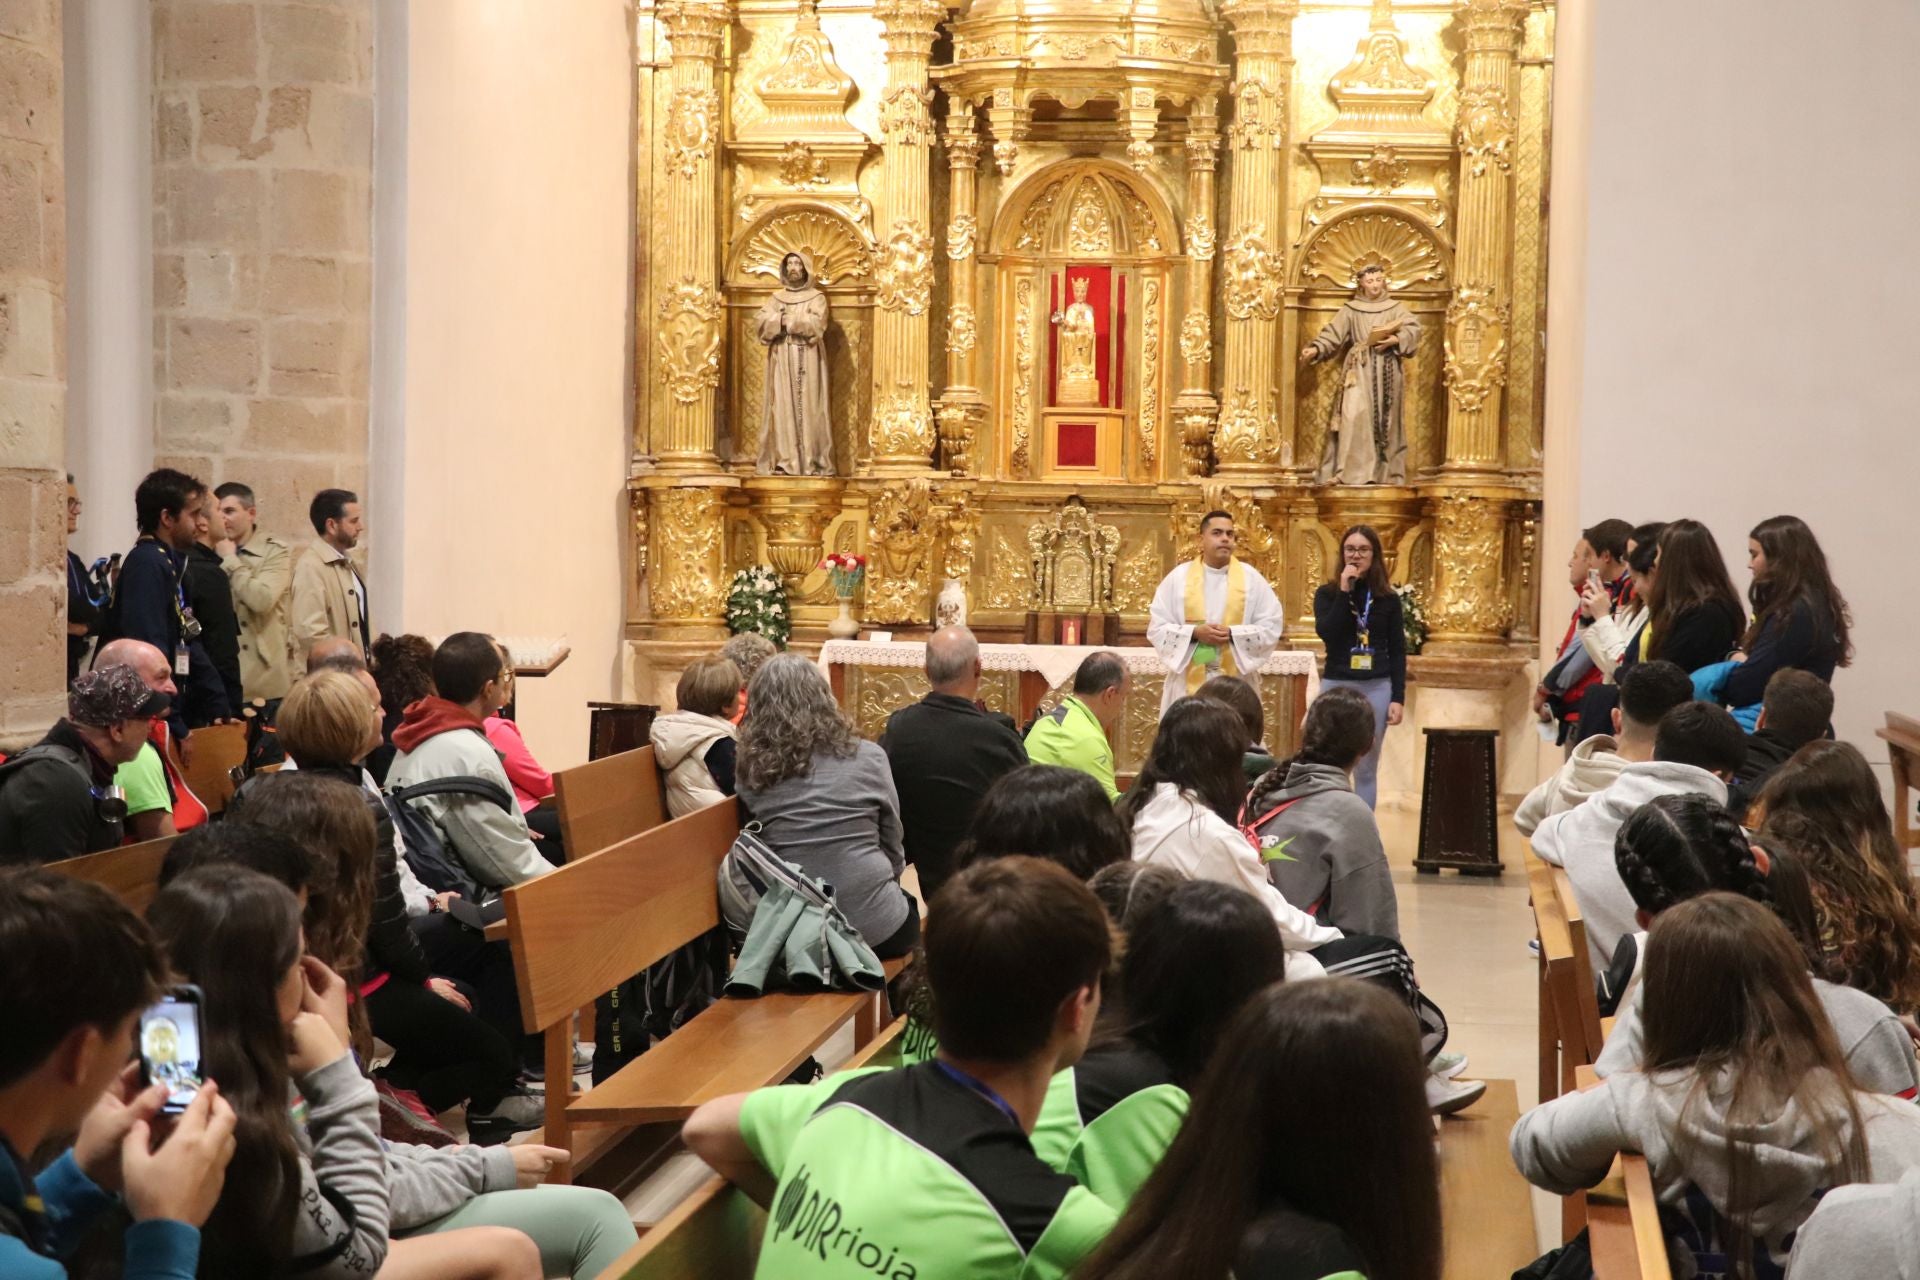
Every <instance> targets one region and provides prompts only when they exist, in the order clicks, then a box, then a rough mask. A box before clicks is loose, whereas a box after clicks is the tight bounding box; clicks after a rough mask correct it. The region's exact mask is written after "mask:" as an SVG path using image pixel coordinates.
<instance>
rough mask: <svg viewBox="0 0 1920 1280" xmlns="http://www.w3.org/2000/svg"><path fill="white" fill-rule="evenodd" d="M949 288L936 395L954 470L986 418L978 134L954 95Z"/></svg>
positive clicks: (946, 463)
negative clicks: (941, 383)
mask: <svg viewBox="0 0 1920 1280" xmlns="http://www.w3.org/2000/svg"><path fill="white" fill-rule="evenodd" d="M945 141H946V145H947V167H948V170H949V173H950V175H951V177H950V180H949V184H948V191H947V210H948V212H947V261H948V262H949V263H950V264H951V266H950V267H949V269H948V277H947V279H948V291H949V296H950V298H951V300H952V305H951V306H950V307H949V308H948V310H947V388H946V393H945V394H944V395H942V396H941V398H940V410H939V414H938V417H939V421H940V465H941V466H942V467H944V468H946V469H947V470H949V471H953V472H955V473H957V474H962V475H964V474H966V472H967V471H968V470H969V469H970V464H971V457H972V451H973V443H974V441H975V439H977V438H978V435H979V428H980V426H981V424H982V423H984V422H985V421H986V404H985V402H984V401H983V400H982V399H981V396H980V386H979V376H980V375H979V358H978V355H977V351H978V348H979V345H980V318H979V316H978V315H977V314H976V313H975V311H974V305H975V303H976V302H977V301H978V299H977V298H976V297H975V296H974V290H975V280H976V277H977V268H978V265H979V239H980V219H979V216H978V214H977V213H976V211H975V204H976V196H977V193H978V190H979V181H980V134H979V132H978V130H977V128H976V127H975V124H974V117H973V107H972V104H970V103H968V102H965V101H963V100H959V99H954V100H952V101H951V102H950V103H949V104H948V107H947V127H946V135H945Z"/></svg>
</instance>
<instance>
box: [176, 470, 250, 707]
mask: <svg viewBox="0 0 1920 1280" xmlns="http://www.w3.org/2000/svg"><path fill="white" fill-rule="evenodd" d="M211 514H212V513H210V512H209V511H208V510H207V504H206V503H205V502H202V503H201V504H200V506H199V508H198V509H197V510H196V512H195V515H194V526H195V530H196V531H195V534H194V540H193V544H192V545H191V546H189V547H188V548H187V568H186V589H187V607H188V608H189V609H191V610H193V616H194V618H195V619H196V620H198V621H199V623H200V647H201V648H203V649H205V650H206V653H207V661H208V662H209V663H210V664H211V666H212V668H213V674H215V675H217V676H219V677H220V687H219V689H218V690H215V689H214V687H213V683H212V682H211V681H206V682H199V681H193V680H189V681H188V685H187V723H188V724H189V725H192V726H193V727H194V728H196V729H197V728H199V727H200V726H201V725H203V724H212V723H213V722H214V721H216V720H238V719H239V718H240V705H241V693H240V615H239V614H237V613H236V612H234V608H233V587H232V586H231V585H230V584H229V583H228V582H227V571H226V570H225V569H224V568H222V567H221V560H220V553H219V552H218V551H215V550H214V549H213V543H214V534H213V529H212V523H213V521H212V518H211ZM224 532H225V530H224V529H223V530H222V533H223V534H224Z"/></svg>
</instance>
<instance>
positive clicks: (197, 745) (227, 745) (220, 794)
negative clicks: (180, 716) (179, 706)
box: [174, 724, 247, 814]
mask: <svg viewBox="0 0 1920 1280" xmlns="http://www.w3.org/2000/svg"><path fill="white" fill-rule="evenodd" d="M192 740H193V759H192V761H191V762H189V763H185V764H182V763H181V762H180V760H179V758H178V757H179V752H178V751H177V750H176V751H175V752H174V756H175V759H174V763H175V765H176V766H178V768H179V770H180V777H181V779H182V781H184V782H185V783H186V784H187V789H188V790H189V791H191V792H193V794H194V795H196V796H198V797H200V803H201V804H204V805H205V806H207V812H208V813H209V814H216V813H224V812H226V808H227V801H229V800H231V799H233V771H234V770H235V769H236V768H238V767H240V766H241V765H243V764H245V763H246V762H247V726H246V725H245V724H210V725H206V726H205V727H203V728H199V729H195V730H194V731H193V739H192Z"/></svg>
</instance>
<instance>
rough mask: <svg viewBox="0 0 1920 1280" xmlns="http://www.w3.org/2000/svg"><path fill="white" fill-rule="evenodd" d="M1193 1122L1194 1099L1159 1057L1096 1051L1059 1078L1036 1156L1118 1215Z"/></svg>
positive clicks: (1112, 1048)
mask: <svg viewBox="0 0 1920 1280" xmlns="http://www.w3.org/2000/svg"><path fill="white" fill-rule="evenodd" d="M1186 1118H1187V1091H1186V1090H1185V1089H1182V1088H1181V1087H1180V1086H1179V1085H1176V1084H1174V1083H1173V1078H1172V1072H1170V1071H1169V1070H1168V1069H1167V1064H1166V1063H1164V1062H1162V1061H1161V1060H1160V1057H1159V1055H1157V1054H1155V1053H1153V1052H1151V1051H1150V1050H1147V1049H1143V1048H1141V1047H1140V1046H1138V1045H1135V1044H1133V1043H1131V1042H1128V1041H1120V1042H1117V1043H1115V1044H1111V1045H1104V1046H1101V1047H1100V1048H1097V1049H1093V1050H1091V1051H1089V1052H1088V1053H1087V1055H1086V1056H1085V1057H1083V1058H1081V1059H1080V1061H1079V1063H1078V1064H1077V1065H1075V1066H1073V1067H1070V1068H1068V1069H1067V1070H1065V1071H1062V1072H1061V1073H1060V1074H1059V1075H1056V1076H1055V1077H1054V1078H1053V1084H1052V1085H1051V1086H1050V1087H1049V1088H1048V1090H1047V1101H1046V1104H1045V1105H1044V1106H1043V1107H1041V1109H1040V1122H1039V1123H1038V1124H1036V1125H1035V1126H1034V1128H1033V1150H1034V1154H1035V1155H1038V1156H1039V1157H1040V1158H1041V1159H1042V1160H1045V1161H1046V1162H1047V1164H1048V1165H1049V1166H1051V1167H1052V1168H1055V1169H1058V1170H1059V1171H1060V1172H1062V1173H1064V1174H1067V1175H1068V1176H1069V1177H1071V1178H1073V1180H1074V1181H1076V1182H1078V1183H1079V1184H1080V1185H1081V1186H1083V1187H1085V1188H1086V1189H1087V1190H1089V1191H1091V1192H1093V1193H1094V1194H1095V1195H1097V1196H1099V1197H1100V1198H1101V1199H1102V1200H1104V1201H1106V1202H1107V1203H1108V1204H1109V1205H1111V1206H1113V1208H1114V1209H1115V1210H1116V1211H1118V1210H1122V1209H1125V1208H1126V1207H1127V1203H1128V1201H1130V1200H1132V1199H1133V1195H1134V1193H1135V1192H1136V1191H1138V1190H1139V1189H1140V1186H1141V1184H1142V1183H1144V1182H1145V1181H1146V1180H1147V1176H1148V1175H1149V1174H1151V1173H1152V1172H1153V1170H1154V1167H1155V1166H1156V1165H1158V1164H1159V1163H1160V1157H1162V1156H1164V1155H1165V1154H1166V1153H1167V1148H1168V1147H1169V1146H1171V1145H1172V1144H1173V1139H1174V1135H1175V1134H1177V1133H1179V1132H1180V1125H1181V1123H1182V1122H1183V1121H1185V1120H1186Z"/></svg>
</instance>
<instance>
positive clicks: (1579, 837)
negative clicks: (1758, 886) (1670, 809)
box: [1533, 760, 1727, 973]
mask: <svg viewBox="0 0 1920 1280" xmlns="http://www.w3.org/2000/svg"><path fill="white" fill-rule="evenodd" d="M1678 795H1703V796H1711V797H1712V798H1713V799H1714V800H1716V801H1718V802H1719V803H1721V804H1725V803H1726V802H1727V784H1726V783H1724V782H1722V781H1720V779H1718V778H1716V777H1714V776H1713V775H1712V774H1711V773H1708V772H1707V771H1706V770H1705V769H1702V768H1699V767H1698V766H1696V765H1690V764H1679V763H1676V762H1674V761H1671V760H1649V761H1647V762H1646V763H1644V764H1630V765H1628V766H1626V767H1625V768H1624V769H1622V770H1620V776H1619V777H1618V778H1616V779H1614V781H1613V785H1612V786H1610V787H1608V788H1607V789H1606V790H1605V791H1602V792H1599V793H1598V794H1596V795H1594V796H1593V797H1592V798H1591V799H1589V800H1587V801H1586V802H1585V803H1584V804H1580V805H1577V806H1575V807H1574V808H1572V809H1569V810H1567V811H1566V812H1565V813H1556V814H1554V815H1552V816H1551V817H1549V818H1546V819H1544V820H1542V822H1541V823H1540V825H1539V826H1538V827H1536V828H1535V829H1534V832H1533V851H1534V852H1535V853H1537V854H1539V855H1540V857H1541V858H1543V859H1544V860H1546V861H1548V862H1551V863H1553V864H1554V865H1555V866H1557V867H1565V868H1566V869H1567V878H1568V879H1569V880H1571V881H1573V896H1574V900H1575V901H1577V902H1578V903H1579V904H1580V914H1581V915H1582V916H1584V917H1585V918H1586V922H1587V950H1588V951H1589V952H1590V953H1592V956H1593V967H1594V971H1595V972H1596V973H1597V972H1599V971H1600V970H1602V969H1605V968H1606V967H1607V962H1608V961H1610V960H1611V959H1612V958H1613V949H1614V948H1615V947H1617V946H1619V945H1620V939H1621V938H1622V937H1624V936H1625V935H1627V934H1629V933H1632V932H1633V931H1634V930H1635V929H1637V928H1638V927H1639V926H1638V925H1637V924H1635V923H1634V919H1633V913H1634V905H1633V896H1632V895H1631V894H1629V893H1628V892H1627V886H1626V884H1625V883H1624V882H1623V881H1622V880H1621V879H1620V871H1619V869H1618V868H1617V867H1616V866H1615V865H1614V861H1613V838H1614V837H1615V836H1616V835H1618V834H1619V832H1620V827H1621V824H1623V823H1625V822H1626V820H1627V819H1628V818H1629V817H1631V816H1632V814H1633V811H1634V810H1635V809H1638V808H1639V807H1640V806H1641V805H1643V804H1645V803H1646V802H1647V801H1649V800H1654V799H1658V798H1659V797H1660V796H1678Z"/></svg>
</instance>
